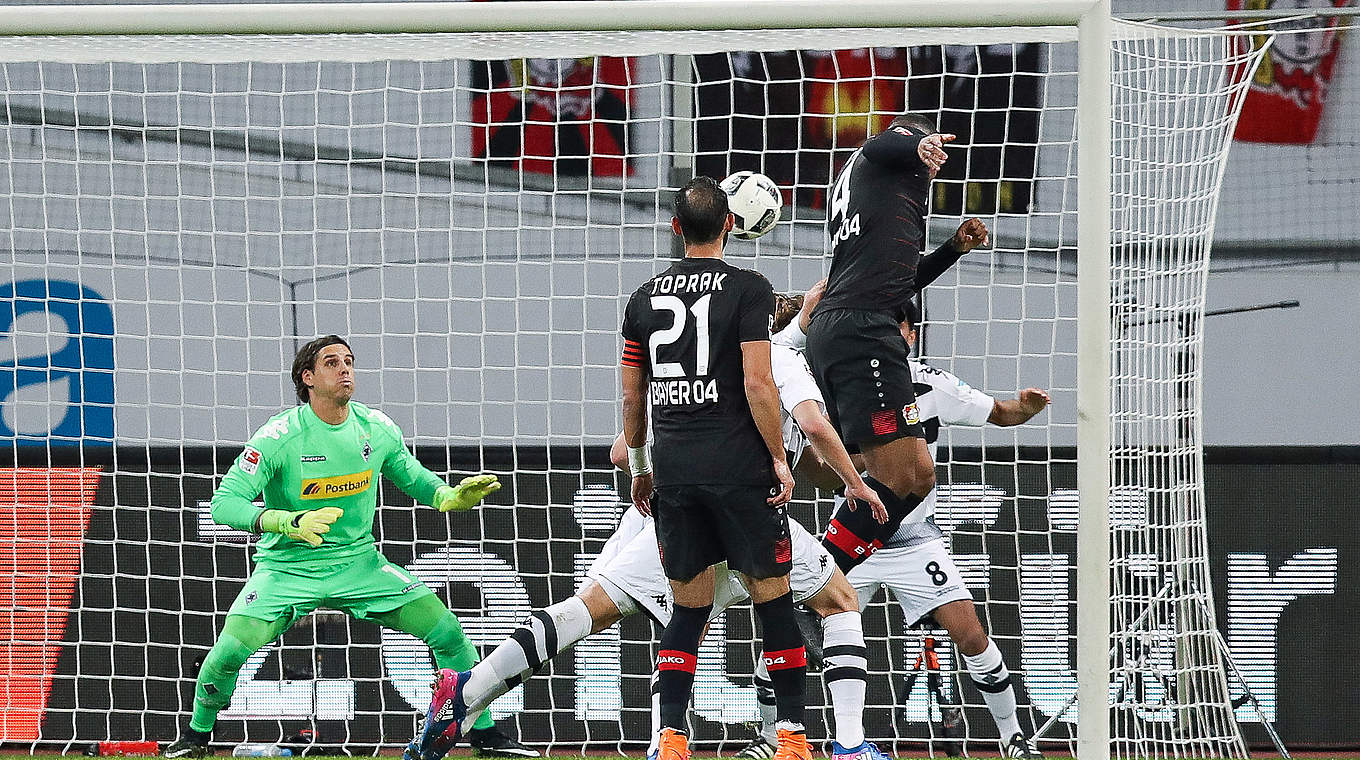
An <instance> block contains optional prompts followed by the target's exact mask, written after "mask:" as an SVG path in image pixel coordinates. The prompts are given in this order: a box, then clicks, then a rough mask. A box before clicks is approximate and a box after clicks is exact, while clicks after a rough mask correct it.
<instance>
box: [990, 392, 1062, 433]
mask: <svg viewBox="0 0 1360 760" xmlns="http://www.w3.org/2000/svg"><path fill="white" fill-rule="evenodd" d="M1051 401H1052V399H1050V398H1049V396H1048V393H1047V392H1045V391H1043V390H1040V389H1039V388H1026V389H1024V390H1022V391H1020V394H1019V396H1018V397H1017V398H1008V399H1004V400H1003V399H997V401H996V402H995V403H994V404H993V405H992V413H991V415H990V416H988V417H987V421H988V422H990V423H992V424H993V425H997V426H998V427H1013V426H1015V425H1023V424H1024V423H1026V422H1029V421H1030V419H1031V418H1033V417H1034V415H1036V414H1038V413H1039V412H1042V411H1043V410H1044V408H1045V407H1047V406H1048V405H1049V403H1050V402H1051Z"/></svg>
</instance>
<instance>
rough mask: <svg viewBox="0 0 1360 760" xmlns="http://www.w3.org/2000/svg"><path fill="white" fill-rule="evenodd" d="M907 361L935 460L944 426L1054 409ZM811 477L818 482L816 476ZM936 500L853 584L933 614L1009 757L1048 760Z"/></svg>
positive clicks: (1033, 395) (926, 503) (1015, 420)
mask: <svg viewBox="0 0 1360 760" xmlns="http://www.w3.org/2000/svg"><path fill="white" fill-rule="evenodd" d="M818 285H820V283H819V284H818ZM819 296H820V288H819V287H817V286H814V287H813V289H812V290H810V291H808V295H807V302H809V303H812V304H813V305H814V306H815V302H816V299H817V298H818V297H819ZM810 308H812V307H809V306H805V309H810ZM906 312H907V321H905V322H903V323H902V326H901V328H902V336H903V338H905V339H906V341H907V345H908V346H909V347H914V346H915V345H916V338H917V334H916V329H915V327H914V325H915V324H916V323H917V322H918V321H919V319H920V312H919V310H917V309H916V307H915V305H914V304H908V308H907V309H906ZM804 324H805V323H804ZM794 338H795V342H796V336H794ZM908 364H909V365H910V368H911V374H912V380H913V384H914V385H915V392H916V398H917V404H918V408H919V410H920V420H921V425H922V427H923V428H924V429H925V439H926V444H927V446H928V448H929V451H930V457H931V461H936V448H937V445H938V443H937V442H938V438H939V429H940V427H941V426H946V425H967V426H970V427H982V426H983V425H986V424H987V423H991V424H993V425H997V426H1000V427H1010V426H1014V425H1020V424H1023V423H1025V422H1027V421H1029V420H1030V419H1031V418H1032V417H1034V416H1035V415H1037V414H1038V413H1040V412H1042V411H1043V410H1044V409H1045V408H1046V407H1047V406H1048V404H1049V396H1048V394H1047V393H1046V392H1044V391H1043V390H1041V389H1039V388H1026V389H1024V390H1022V391H1020V392H1019V393H1018V394H1017V398H1013V399H996V398H993V397H992V396H989V395H987V394H985V393H983V392H981V391H979V390H977V389H975V388H972V387H971V386H969V385H968V384H967V383H965V382H964V381H963V380H960V379H959V378H958V377H956V376H955V375H953V374H951V373H949V372H946V371H944V370H941V369H937V368H935V367H931V366H929V365H927V364H924V363H922V362H920V361H917V360H915V359H910V360H909V361H908ZM803 469H804V470H805V471H806V470H808V469H810V468H809V467H808V465H807V464H805V465H804V468H803ZM804 476H805V477H811V478H812V479H814V480H815V476H812V475H811V474H810V473H809V474H806V475H804ZM823 479H824V476H823ZM935 502H936V493H935V492H934V491H931V492H930V494H928V495H927V496H926V497H925V499H924V500H923V501H922V503H921V507H920V508H919V509H917V510H916V511H915V512H914V513H913V514H912V515H911V516H910V518H909V519H908V520H906V521H904V522H903V524H902V526H901V527H900V528H899V529H898V530H897V532H896V533H895V534H894V535H893V536H892V538H890V539H889V540H888V541H887V542H886V543H885V544H884V546H883V547H882V548H879V549H877V551H874V552H873V553H872V554H871V555H870V556H869V558H868V559H866V560H865V561H864V562H863V563H862V564H860V565H858V566H856V567H855V568H853V569H852V570H851V571H850V574H849V580H850V582H851V584H852V585H854V587H855V591H856V592H857V593H858V595H859V603H860V608H861V609H863V608H864V607H865V606H866V605H867V604H868V603H869V601H870V600H871V599H872V598H873V597H874V595H875V594H876V593H877V592H878V589H879V587H880V586H887V587H888V589H889V591H891V592H892V594H893V597H894V598H896V599H897V602H898V604H900V605H901V607H902V612H903V614H904V617H905V620H906V621H907V623H908V624H909V625H911V624H914V623H916V622H918V621H920V620H921V619H923V618H925V617H927V616H930V617H933V618H934V619H935V621H936V622H938V623H939V624H940V626H941V627H943V628H944V629H945V630H946V631H948V632H949V635H950V638H952V639H953V641H954V644H955V646H957V647H958V648H959V652H960V653H961V654H962V655H963V659H964V662H965V664H966V665H967V668H968V672H969V675H970V677H971V679H972V681H973V684H974V685H975V686H977V688H978V691H979V692H980V693H981V694H982V697H983V701H984V702H986V704H987V708H988V710H989V711H990V712H991V713H992V717H993V719H994V720H995V721H996V724H997V728H998V730H999V731H1000V733H1001V737H1002V741H1003V745H1004V746H1003V752H1004V754H1005V756H1007V757H1020V758H1041V757H1043V756H1042V755H1041V754H1040V753H1039V752H1038V751H1037V750H1035V749H1034V747H1033V745H1032V744H1031V743H1030V741H1029V740H1028V738H1027V737H1026V736H1025V734H1024V731H1023V730H1022V729H1021V727H1020V721H1019V720H1018V718H1017V717H1016V705H1015V690H1014V688H1013V687H1012V686H1011V679H1010V673H1009V671H1008V670H1007V669H1006V665H1005V663H1004V662H1003V661H1002V658H1001V652H1000V650H998V649H997V646H996V643H995V642H993V641H992V640H991V639H990V638H989V637H988V636H987V634H986V632H985V631H984V630H983V628H982V623H981V621H980V620H979V619H978V615H977V611H976V609H975V608H974V606H973V596H972V594H971V593H970V592H969V591H968V589H967V587H966V586H965V585H964V582H963V576H962V574H961V573H960V572H959V570H958V568H957V567H956V566H955V565H954V561H953V559H952V558H951V557H950V554H949V549H948V546H947V544H946V542H945V537H944V533H943V532H942V531H941V530H940V529H939V527H938V526H937V525H936V524H935V521H934V513H935Z"/></svg>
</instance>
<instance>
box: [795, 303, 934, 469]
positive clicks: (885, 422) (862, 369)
mask: <svg viewBox="0 0 1360 760" xmlns="http://www.w3.org/2000/svg"><path fill="white" fill-rule="evenodd" d="M807 354H808V363H809V364H810V365H812V374H813V375H814V376H816V378H817V385H818V386H820V387H821V389H822V395H823V396H824V397H825V398H826V408H827V412H828V413H829V414H830V416H831V424H832V425H833V426H835V428H836V432H838V433H840V435H841V440H843V441H845V446H846V448H847V449H849V450H850V452H851V453H852V454H853V453H856V452H858V451H859V447H860V446H862V445H863V444H866V443H868V444H875V443H877V444H882V443H887V442H889V441H895V440H897V439H898V438H906V437H908V436H910V437H912V438H925V430H924V429H923V428H922V427H921V415H920V413H919V412H918V411H917V408H916V390H915V389H914V388H913V387H912V379H911V367H910V365H908V364H907V341H906V340H905V339H904V338H903V337H902V333H901V332H900V331H899V330H898V327H897V322H895V321H893V319H892V317H890V316H888V315H887V314H884V313H882V312H878V311H864V310H860V309H834V310H832V311H826V312H818V313H817V314H815V315H814V316H813V319H812V324H811V325H809V326H808V342H807Z"/></svg>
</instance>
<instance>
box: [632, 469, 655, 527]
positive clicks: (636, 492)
mask: <svg viewBox="0 0 1360 760" xmlns="http://www.w3.org/2000/svg"><path fill="white" fill-rule="evenodd" d="M653 490H655V486H654V483H653V481H652V473H650V472H644V473H641V474H638V475H634V476H633V506H634V507H637V511H639V512H641V513H642V516H643V517H651V516H652V491H653Z"/></svg>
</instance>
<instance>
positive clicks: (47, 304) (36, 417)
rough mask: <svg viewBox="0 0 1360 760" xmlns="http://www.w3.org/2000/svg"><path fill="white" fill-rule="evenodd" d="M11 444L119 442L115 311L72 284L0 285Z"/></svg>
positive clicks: (0, 364) (3, 392)
mask: <svg viewBox="0 0 1360 760" xmlns="http://www.w3.org/2000/svg"><path fill="white" fill-rule="evenodd" d="M62 399H64V400H65V403H64V404H63V403H61V400H62ZM54 401H55V402H57V403H53V402H54ZM5 439H8V440H11V441H14V442H15V443H16V444H17V445H20V446H47V445H51V446H75V445H77V444H81V443H83V444H85V445H90V444H91V443H95V444H96V445H97V444H99V443H101V442H103V443H105V444H107V443H109V442H111V441H112V440H113V310H112V309H111V308H110V307H109V304H108V302H107V300H106V299H105V298H104V297H103V296H101V295H100V294H98V293H96V292H95V291H93V290H91V289H89V288H87V287H84V286H82V285H78V284H76V283H74V282H67V281H65V280H21V281H18V282H12V283H6V284H0V440H5Z"/></svg>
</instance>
